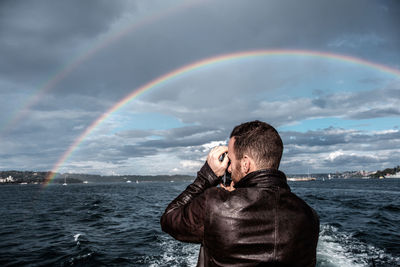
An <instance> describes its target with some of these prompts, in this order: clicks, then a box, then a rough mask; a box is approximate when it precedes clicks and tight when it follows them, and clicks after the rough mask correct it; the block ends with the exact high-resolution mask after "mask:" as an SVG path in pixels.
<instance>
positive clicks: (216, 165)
mask: <svg viewBox="0 0 400 267" xmlns="http://www.w3.org/2000/svg"><path fill="white" fill-rule="evenodd" d="M226 152H228V147H227V146H216V147H214V148H213V149H211V151H210V153H208V156H207V163H208V165H209V166H210V168H211V170H212V171H213V172H214V173H215V175H216V176H218V177H220V176H222V175H224V173H225V170H226V168H227V167H228V162H229V159H228V156H225V157H224V160H223V161H220V160H219V159H220V157H221V156H222V154H224V153H226Z"/></svg>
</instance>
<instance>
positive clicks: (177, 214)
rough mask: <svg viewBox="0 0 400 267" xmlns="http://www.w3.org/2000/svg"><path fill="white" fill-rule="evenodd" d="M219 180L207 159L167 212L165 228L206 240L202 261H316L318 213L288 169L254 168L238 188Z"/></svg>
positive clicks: (226, 263)
mask: <svg viewBox="0 0 400 267" xmlns="http://www.w3.org/2000/svg"><path fill="white" fill-rule="evenodd" d="M219 182H220V179H219V178H218V177H216V176H215V174H214V173H213V171H212V170H211V168H210V167H209V166H208V164H207V163H206V164H205V165H204V166H203V167H202V168H201V170H200V171H199V172H198V174H197V178H196V179H195V181H194V182H193V183H192V184H191V185H189V186H188V187H187V188H186V190H185V191H183V192H182V193H181V194H180V195H179V196H178V197H177V198H176V199H175V200H173V201H172V202H171V203H170V204H169V205H168V207H167V209H166V210H165V212H164V214H163V215H162V217H161V227H162V229H163V231H165V232H167V233H168V234H170V235H171V236H173V237H174V238H176V239H178V240H181V241H185V242H192V243H201V244H202V246H201V249H200V253H199V260H198V266H315V264H316V247H317V241H318V234H319V219H318V216H317V214H316V212H315V211H314V210H313V209H312V208H310V207H309V206H308V205H307V204H306V203H305V202H304V201H303V200H302V199H300V198H299V197H297V196H296V195H295V194H293V193H292V192H291V191H290V188H289V186H288V185H287V182H286V176H285V174H284V173H283V172H280V171H278V170H272V169H271V170H260V171H255V172H252V173H249V174H248V175H246V176H245V177H243V178H242V179H241V180H240V181H239V182H238V183H237V184H236V185H235V188H236V190H235V191H232V192H229V191H226V190H224V189H222V188H219V187H216V185H217V184H218V183H219Z"/></svg>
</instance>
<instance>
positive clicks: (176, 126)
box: [0, 0, 400, 175]
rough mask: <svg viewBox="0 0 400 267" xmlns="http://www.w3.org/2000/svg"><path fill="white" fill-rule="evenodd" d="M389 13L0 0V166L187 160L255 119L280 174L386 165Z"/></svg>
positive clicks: (398, 46) (391, 123) (381, 8)
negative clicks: (279, 142) (263, 127)
mask: <svg viewBox="0 0 400 267" xmlns="http://www.w3.org/2000/svg"><path fill="white" fill-rule="evenodd" d="M399 25H400V2H399V1H396V0H393V1H389V0H387V1H361V0H360V1H357V0H354V1H347V0H343V1H340V0H338V1H328V0H327V1H320V0H306V1H281V0H279V1H278V0H276V1H268V0H265V1H256V0H254V1H181V0H168V1H164V0H159V1H153V0H146V1H144V0H142V1H134V0H129V1H128V0H126V1H125V0H116V1H106V0H104V1H101V0H93V1H89V0H88V1H79V0H76V1H54V0H46V1H44V0H38V1H16V0H10V1H7V0H3V1H1V2H0V55H1V58H0V170H11V169H13V170H37V171H47V170H52V169H53V170H58V171H60V172H80V173H96V174H121V175H123V174H176V173H178V174H192V175H193V174H195V173H196V171H197V170H198V169H199V167H201V165H202V164H203V163H204V160H205V158H206V155H207V153H208V151H209V149H210V148H211V147H213V146H214V145H216V144H221V143H225V142H226V140H227V138H228V136H229V134H230V131H231V130H232V128H233V127H234V126H235V125H237V124H239V123H241V122H245V121H249V120H254V119H259V120H263V121H266V122H268V123H270V124H271V125H273V126H275V127H276V128H277V129H278V131H279V132H280V133H281V136H282V138H283V141H284V146H285V150H284V155H283V160H282V164H281V169H282V170H283V171H285V172H287V173H307V172H308V171H310V172H336V171H345V170H377V169H383V168H386V167H394V166H397V165H399V164H400V129H399V126H400V120H399V118H400V105H399V103H400V31H399ZM250 51H253V52H254V51H262V52H254V53H253V56H243V55H248V54H246V52H250ZM272 51H278V53H276V52H275V53H272ZM223 55H230V56H227V57H225V58H224V60H222V59H221V60H214V61H212V59H215V58H217V57H219V56H223ZM239 55H242V56H239ZM201 61H204V62H206V63H207V62H208V63H209V64H199V65H193V64H196V62H201ZM188 66H192V68H191V69H186V70H189V71H183V70H185V67H188ZM174 73H175V74H174ZM166 75H167V76H166ZM168 75H169V76H168ZM162 77H169V79H166V80H164V81H163V80H162ZM157 79H161V80H160V81H161V82H158V83H157V82H156V83H153V84H151V82H153V81H156V80H157ZM146 86H147V87H146ZM140 88H148V90H145V91H144V92H143V93H142V94H140V95H138V96H136V97H131V98H130V101H127V102H126V103H125V102H124V104H123V105H122V104H121V105H120V106H118V108H114V109H113V107H116V106H115V105H117V104H118V103H121V100H123V99H126V98H127V97H128V96H133V95H132V94H134V92H135V91H136V90H138V89H140ZM110 110H111V111H112V112H110ZM102 116H103V117H102Z"/></svg>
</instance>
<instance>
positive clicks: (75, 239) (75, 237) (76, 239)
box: [74, 234, 81, 242]
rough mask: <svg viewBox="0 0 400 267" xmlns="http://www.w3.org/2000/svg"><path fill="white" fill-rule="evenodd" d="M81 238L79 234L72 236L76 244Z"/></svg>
mask: <svg viewBox="0 0 400 267" xmlns="http://www.w3.org/2000/svg"><path fill="white" fill-rule="evenodd" d="M80 236H81V234H76V235H74V241H75V242H77V241H78V238H79V237H80Z"/></svg>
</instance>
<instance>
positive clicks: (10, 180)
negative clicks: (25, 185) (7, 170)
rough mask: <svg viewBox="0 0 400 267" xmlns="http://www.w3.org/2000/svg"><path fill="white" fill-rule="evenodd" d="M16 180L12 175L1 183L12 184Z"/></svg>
mask: <svg viewBox="0 0 400 267" xmlns="http://www.w3.org/2000/svg"><path fill="white" fill-rule="evenodd" d="M12 182H14V178H13V177H12V176H11V175H10V176H8V177H7V178H0V183H12Z"/></svg>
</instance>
